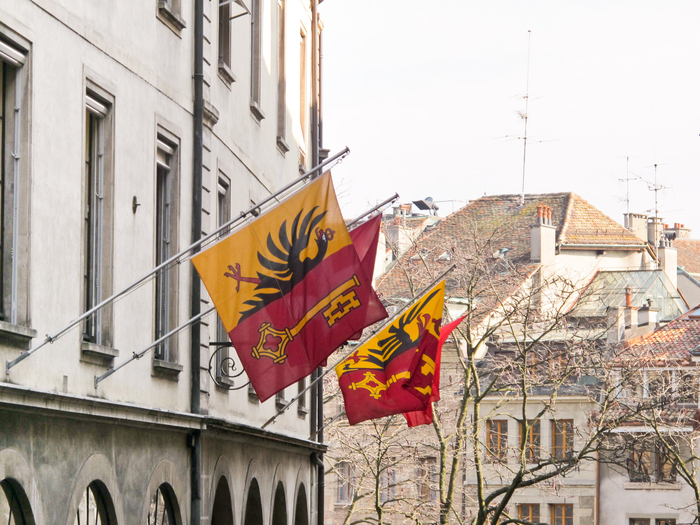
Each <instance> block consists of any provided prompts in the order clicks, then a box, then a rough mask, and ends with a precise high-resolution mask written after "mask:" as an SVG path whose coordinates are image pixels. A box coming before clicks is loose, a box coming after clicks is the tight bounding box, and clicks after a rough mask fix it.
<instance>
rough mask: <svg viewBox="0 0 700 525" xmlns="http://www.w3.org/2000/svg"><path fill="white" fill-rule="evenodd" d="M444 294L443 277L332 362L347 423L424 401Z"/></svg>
mask: <svg viewBox="0 0 700 525" xmlns="http://www.w3.org/2000/svg"><path fill="white" fill-rule="evenodd" d="M444 299H445V282H444V281H443V282H441V283H440V284H438V285H437V286H435V287H434V288H433V289H432V290H430V292H428V293H427V294H426V295H424V296H423V297H422V298H421V299H420V300H419V301H418V302H417V303H416V304H415V305H414V306H412V307H411V308H409V309H408V310H406V311H405V312H404V313H403V314H401V315H400V316H398V317H397V318H396V319H395V320H394V322H393V323H391V324H389V325H387V326H386V327H384V328H383V329H382V330H381V331H380V332H379V333H377V334H376V335H375V336H374V337H372V338H371V339H370V340H369V341H367V342H366V343H365V344H364V345H362V346H361V347H360V348H358V349H357V350H355V352H353V353H352V354H351V355H350V356H349V357H348V358H347V359H345V360H343V361H342V362H341V363H339V364H338V365H337V366H336V368H335V371H336V373H337V374H338V383H339V384H340V389H341V391H342V392H343V398H344V400H345V413H346V414H347V416H348V421H349V422H350V424H351V425H354V424H356V423H359V422H360V421H365V420H367V419H375V418H379V417H384V416H390V415H393V414H400V413H402V412H412V411H417V410H425V408H426V407H427V406H428V404H429V402H430V396H431V394H432V389H433V378H434V377H435V371H436V358H437V348H438V340H439V338H440V323H441V321H442V310H443V305H444Z"/></svg>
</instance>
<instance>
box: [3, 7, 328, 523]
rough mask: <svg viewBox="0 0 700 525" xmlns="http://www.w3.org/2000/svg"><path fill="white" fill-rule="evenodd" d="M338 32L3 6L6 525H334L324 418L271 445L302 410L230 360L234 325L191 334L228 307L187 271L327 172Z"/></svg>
mask: <svg viewBox="0 0 700 525" xmlns="http://www.w3.org/2000/svg"><path fill="white" fill-rule="evenodd" d="M320 31H321V24H320V23H319V18H318V13H317V2H316V0H312V1H311V2H304V1H301V2H291V1H289V0H235V1H233V2H230V1H226V0H218V1H217V0H145V1H143V0H139V1H136V0H127V1H119V2H94V1H91V0H71V1H63V0H9V1H7V2H3V3H2V4H0V104H1V105H0V122H1V125H2V129H1V137H2V143H1V144H0V160H1V163H2V172H1V176H2V184H1V186H2V190H1V196H0V206H1V208H2V211H1V216H2V224H1V230H2V231H1V232H0V235H1V241H0V244H1V247H0V252H1V254H0V259H1V261H2V262H1V269H0V273H1V274H2V276H1V277H0V282H1V283H2V284H1V288H2V290H1V296H2V308H1V310H2V312H1V313H0V319H1V320H0V362H1V363H2V366H1V367H0V486H1V487H2V489H3V490H2V491H0V521H3V520H4V521H3V522H4V523H8V522H9V523H13V524H25V523H26V524H34V523H37V524H67V525H73V524H75V523H79V524H81V525H82V524H85V523H103V524H112V525H113V524H127V523H133V524H136V523H138V524H155V523H158V524H159V525H160V524H162V523H167V524H170V525H174V524H178V525H180V524H184V523H193V524H195V523H196V524H200V523H201V524H205V523H213V524H241V525H242V524H251V525H252V524H259V525H268V524H274V525H286V524H290V525H291V524H298V525H307V524H308V523H311V522H314V521H315V520H316V519H317V511H316V508H317V507H316V505H317V492H318V491H317V484H318V479H317V470H318V467H317V464H316V463H317V460H316V459H315V454H316V453H317V452H319V451H320V450H321V448H322V446H321V445H320V444H319V443H317V442H315V441H313V440H311V439H310V438H309V436H310V425H311V421H310V420H311V419H312V416H313V414H311V413H310V412H309V409H308V407H309V406H310V399H307V402H306V403H305V404H303V405H302V406H301V408H299V409H295V410H292V411H289V412H288V413H285V414H284V415H282V416H280V417H279V418H278V419H277V420H276V422H275V424H274V425H273V426H271V427H270V428H269V429H267V430H262V425H263V423H264V422H265V421H267V420H268V419H269V418H270V417H271V416H272V415H274V414H275V413H276V411H277V410H278V407H279V406H280V404H281V403H284V394H282V395H281V396H279V397H278V399H277V400H274V399H273V400H270V401H268V402H266V403H259V401H258V400H257V398H256V397H255V395H254V393H252V392H249V391H248V388H247V387H246V386H245V385H246V382H247V381H246V379H245V376H244V375H243V376H239V377H236V378H235V379H230V378H228V377H227V374H233V372H238V371H240V367H238V368H235V365H236V362H235V359H234V358H233V356H231V359H228V360H227V359H226V355H224V357H217V356H214V357H213V358H211V359H210V357H211V356H212V354H213V352H214V350H215V349H216V347H215V346H211V347H210V342H219V341H221V340H222V338H223V337H225V334H222V333H221V331H220V329H219V328H218V326H217V320H216V317H215V315H208V316H205V317H203V318H202V319H201V321H200V322H195V323H194V324H193V325H192V326H191V327H190V326H188V327H186V329H184V330H181V331H177V332H175V333H172V334H171V332H173V331H174V330H175V329H176V328H177V327H179V326H182V325H183V324H184V323H185V322H186V321H187V320H189V319H190V317H191V316H192V315H193V313H197V312H205V311H207V310H208V309H209V308H210V307H211V304H210V303H209V300H208V298H207V297H206V293H205V292H204V291H203V288H202V289H200V287H199V286H198V283H199V278H198V277H197V275H196V273H195V272H194V271H193V268H192V266H191V264H190V263H189V261H188V260H187V257H184V259H179V260H178V261H177V262H176V263H174V264H169V263H168V261H169V260H170V258H171V257H172V256H174V255H175V254H177V253H178V252H179V251H180V250H182V249H184V248H186V247H188V246H189V245H190V244H191V243H192V242H193V240H196V239H198V238H200V237H201V236H204V235H206V234H209V233H211V232H213V231H215V230H216V229H217V228H218V226H219V225H221V224H223V223H225V222H226V221H228V220H229V219H231V218H233V217H236V216H237V215H238V214H239V213H240V212H242V211H244V210H248V209H249V208H251V206H253V205H255V204H257V203H259V202H260V201H261V200H262V199H264V198H265V197H266V196H268V195H270V194H271V193H274V192H276V191H277V190H279V189H280V188H281V187H283V186H284V185H286V184H287V183H289V182H290V181H292V180H294V179H295V178H296V177H298V175H299V173H300V171H302V172H303V171H305V170H307V169H309V168H310V167H312V166H314V165H316V164H317V163H318V161H319V149H320V146H321V142H320V137H319V132H318V129H319V125H318V124H319V118H318V97H319V87H318V85H319V77H318V63H319V52H318V46H319V41H320V39H319V34H320ZM161 263H164V270H163V271H161V272H159V273H158V274H157V275H155V276H152V277H150V278H148V279H146V280H145V281H143V282H142V283H141V284H140V285H138V286H135V287H134V288H133V290H132V291H131V292H130V293H128V294H126V295H124V296H123V297H121V298H119V300H117V301H114V302H111V303H109V304H108V305H106V306H104V307H99V305H100V303H101V301H102V300H103V299H105V298H108V297H110V296H111V295H112V294H115V293H117V292H119V291H120V290H122V289H124V288H125V287H127V286H128V285H130V284H132V283H134V282H136V281H138V280H139V279H140V278H141V277H142V276H144V275H147V274H148V272H149V271H151V270H152V269H153V268H154V267H156V266H158V265H159V264H161ZM98 307H99V308H98ZM93 308H97V310H96V313H95V314H94V315H90V316H88V317H87V318H86V319H84V320H82V321H80V322H78V323H77V324H75V325H74V326H73V327H72V328H71V329H69V330H67V331H66V332H65V333H58V334H57V332H60V331H61V330H62V328H63V327H66V326H67V325H68V323H69V322H70V321H71V320H73V319H77V318H79V317H80V316H81V314H83V313H84V312H87V311H89V310H91V309H93ZM45 334H52V336H51V337H50V338H46V337H45ZM168 334H171V335H169V336H168ZM166 336H167V337H166ZM159 338H162V339H163V340H162V342H160V343H159V344H158V345H156V346H155V347H154V348H152V349H149V346H150V345H151V344H152V343H153V342H154V341H155V340H157V339H159ZM46 341H50V342H51V344H45V345H44V346H43V347H41V348H39V349H38V350H36V351H35V352H32V353H31V355H29V357H27V358H26V359H24V360H22V361H17V359H18V358H19V357H20V356H21V355H25V353H26V352H27V350H29V349H30V348H36V347H38V346H39V345H41V344H42V342H46ZM143 350H146V351H144V352H142V351H143ZM225 351H226V350H225V349H224V350H223V352H225ZM138 352H142V355H141V354H139V356H141V358H140V359H133V357H132V356H134V353H138ZM130 359H133V360H132V361H131V362H130V363H129V364H128V365H127V366H125V367H124V368H121V369H119V370H117V371H116V372H115V373H114V374H113V375H110V376H108V377H104V374H105V373H106V372H107V371H108V370H111V369H113V368H115V367H118V366H119V365H121V364H123V363H125V362H127V361H129V360H130ZM8 362H9V363H11V364H10V365H7V367H6V363H8ZM210 370H211V377H210V375H209V374H208V372H209V371H210ZM97 377H100V378H103V379H102V380H100V381H99V382H97V381H96V378H97ZM212 378H213V379H217V382H214V381H213V380H212ZM239 387H242V388H239ZM232 388H237V389H232ZM288 390H289V393H288V394H287V399H289V398H290V397H291V396H292V395H296V393H297V389H296V386H295V387H293V388H289V389H288ZM314 461H316V463H315V462H314Z"/></svg>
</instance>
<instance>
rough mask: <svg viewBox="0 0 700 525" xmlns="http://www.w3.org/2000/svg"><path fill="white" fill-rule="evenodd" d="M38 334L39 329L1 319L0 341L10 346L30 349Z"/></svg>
mask: <svg viewBox="0 0 700 525" xmlns="http://www.w3.org/2000/svg"><path fill="white" fill-rule="evenodd" d="M36 336H37V331H36V330H34V329H33V328H28V327H26V326H20V325H17V324H12V323H6V322H4V321H0V342H2V343H5V344H7V345H8V346H12V347H15V348H19V349H22V350H29V347H30V346H31V343H32V339H34V338H35V337H36Z"/></svg>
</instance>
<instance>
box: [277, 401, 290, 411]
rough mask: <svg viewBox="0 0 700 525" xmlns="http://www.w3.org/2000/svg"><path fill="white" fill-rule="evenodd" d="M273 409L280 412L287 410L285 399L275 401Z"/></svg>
mask: <svg viewBox="0 0 700 525" xmlns="http://www.w3.org/2000/svg"><path fill="white" fill-rule="evenodd" d="M275 407H276V408H277V410H282V409H284V408H287V400H286V399H275Z"/></svg>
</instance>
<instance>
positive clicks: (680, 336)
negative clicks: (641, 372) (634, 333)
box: [623, 307, 700, 364]
mask: <svg viewBox="0 0 700 525" xmlns="http://www.w3.org/2000/svg"><path fill="white" fill-rule="evenodd" d="M699 347H700V307H696V308H694V309H693V310H690V311H689V312H686V313H685V314H683V315H682V316H680V317H679V318H677V319H675V320H673V321H671V322H670V323H668V324H667V325H665V326H663V327H661V328H659V329H657V330H655V331H654V332H652V333H651V334H649V335H647V336H642V337H640V338H636V339H631V340H630V341H629V343H628V345H627V349H626V350H625V351H623V354H624V355H625V356H630V357H633V358H634V359H639V358H642V359H649V360H653V361H654V362H664V363H668V362H673V363H676V364H690V362H691V355H692V354H691V353H692V352H693V351H694V350H697V349H699ZM623 359H624V357H623Z"/></svg>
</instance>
